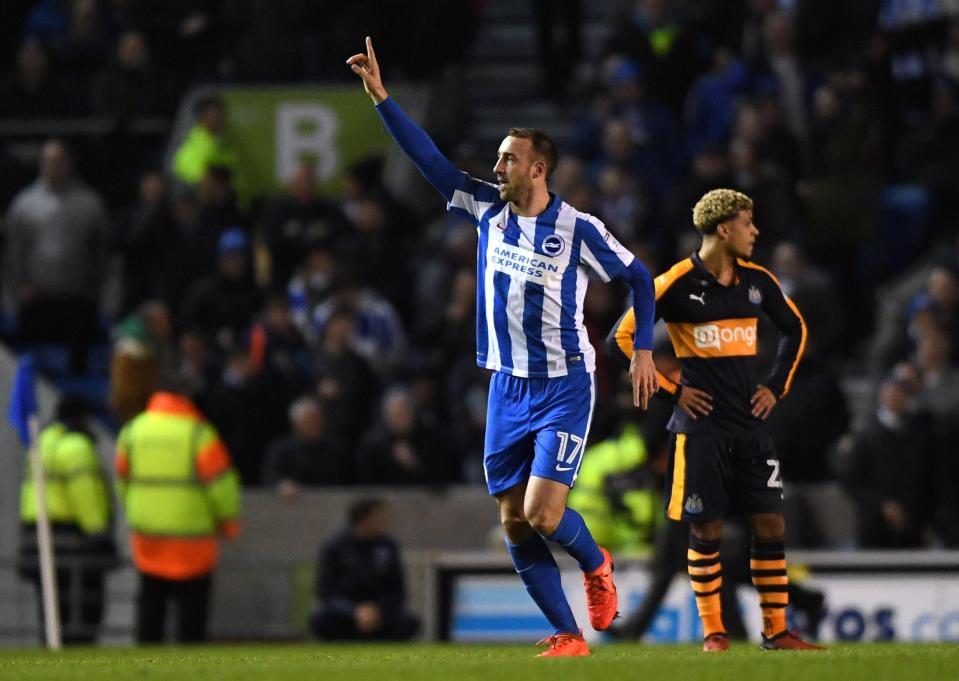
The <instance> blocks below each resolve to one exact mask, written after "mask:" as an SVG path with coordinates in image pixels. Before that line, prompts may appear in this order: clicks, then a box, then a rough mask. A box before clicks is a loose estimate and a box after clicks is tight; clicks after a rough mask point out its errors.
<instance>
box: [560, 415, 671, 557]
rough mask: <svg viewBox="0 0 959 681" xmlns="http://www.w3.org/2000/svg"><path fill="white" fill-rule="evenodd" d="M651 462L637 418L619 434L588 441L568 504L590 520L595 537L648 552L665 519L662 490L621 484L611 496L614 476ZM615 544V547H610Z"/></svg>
mask: <svg viewBox="0 0 959 681" xmlns="http://www.w3.org/2000/svg"><path fill="white" fill-rule="evenodd" d="M646 463H647V453H646V443H645V442H644V441H643V437H642V435H641V433H640V431H639V428H638V427H637V426H636V425H635V424H629V425H627V426H626V427H625V428H624V429H623V432H622V433H621V434H620V435H619V436H618V437H616V438H610V439H609V440H604V441H603V442H599V443H597V444H595V445H593V446H592V447H590V448H589V449H588V450H587V451H586V453H585V454H584V455H583V464H582V467H581V468H580V470H579V476H578V477H577V478H576V487H574V488H573V489H572V490H571V491H570V493H569V506H570V508H574V509H576V510H577V511H578V512H579V513H580V515H582V516H583V518H584V519H585V520H586V524H587V525H588V526H589V529H590V532H592V534H593V538H594V539H596V542H597V543H599V544H601V545H602V546H605V547H607V548H610V547H614V548H615V550H616V551H619V552H620V553H624V554H628V555H637V554H643V553H647V552H648V551H649V550H650V549H651V548H652V539H653V535H654V533H655V531H656V528H657V527H658V526H659V525H660V524H661V522H662V515H663V514H662V511H661V510H660V509H661V507H662V493H661V491H660V490H659V489H658V488H656V489H650V488H649V487H641V486H637V487H635V488H632V489H628V490H620V493H621V496H619V497H618V498H617V499H616V500H613V499H611V497H610V490H609V489H608V486H609V485H608V483H609V481H610V479H611V478H612V477H613V476H617V475H629V474H630V473H631V472H633V471H638V470H639V469H640V468H641V467H643V466H644V465H645V464H646ZM611 550H612V549H611Z"/></svg>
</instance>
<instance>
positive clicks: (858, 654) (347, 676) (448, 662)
mask: <svg viewBox="0 0 959 681" xmlns="http://www.w3.org/2000/svg"><path fill="white" fill-rule="evenodd" d="M535 653H536V649H535V648H533V647H532V646H515V645H504V646H478V645H477V646H474V645H466V646H464V645H437V644H413V645H408V646H398V645H370V644H366V645H363V644H357V645H338V646H333V645H299V646H239V645H238V646H234V647H223V646H220V647H195V648H184V647H179V648H172V647H171V648H99V649H94V648H88V649H80V650H69V651H66V652H61V653H47V652H44V651H22V650H2V651H0V679H2V680H3V681H21V680H23V681H26V680H30V681H41V680H42V681H56V680H59V679H69V680H71V681H86V680H87V679H89V680H91V681H92V680H94V679H96V680H97V681H100V680H102V679H106V680H109V679H123V680H126V679H131V680H133V679H136V680H137V681H166V680H168V679H169V680H170V681H173V680H174V679H176V680H177V681H180V680H181V679H182V680H193V679H215V680H216V681H247V680H249V681H274V680H275V681H294V680H296V681H299V680H300V679H303V680H310V681H314V680H315V681H339V680H341V679H342V680H343V681H347V680H349V681H364V680H365V679H371V680H373V679H375V680H377V681H380V680H382V681H394V680H395V681H433V680H439V679H443V680H444V681H445V680H452V681H469V680H472V679H478V680H479V679H481V680H482V681H500V680H502V681H513V680H516V681H557V679H562V680H563V681H572V680H574V679H597V680H602V681H626V680H631V679H641V680H644V681H645V680H647V679H649V680H656V681H687V680H688V681H719V680H722V681H754V680H755V681H793V680H799V679H802V680H803V681H805V680H807V679H809V680H815V681H859V680H862V681H886V680H888V681H957V680H959V645H949V644H929V645H921V644H859V645H843V646H832V647H830V649H829V650H828V651H826V652H823V653H795V652H775V653H763V652H760V651H759V650H757V649H756V647H755V646H752V645H735V646H734V647H733V649H732V650H730V651H729V652H728V653H726V654H723V655H705V654H704V653H702V652H700V651H699V648H698V646H697V647H693V646H640V645H626V644H621V645H607V646H596V647H595V648H594V650H593V655H592V657H589V658H580V659H569V658H567V659H551V660H541V659H536V658H535V657H533V655H535Z"/></svg>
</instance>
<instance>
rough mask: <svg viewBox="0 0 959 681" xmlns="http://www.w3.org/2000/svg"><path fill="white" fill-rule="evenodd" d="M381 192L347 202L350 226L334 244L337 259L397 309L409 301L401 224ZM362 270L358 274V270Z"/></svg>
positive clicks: (404, 306) (407, 259)
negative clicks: (391, 211)
mask: <svg viewBox="0 0 959 681" xmlns="http://www.w3.org/2000/svg"><path fill="white" fill-rule="evenodd" d="M389 205H390V202H389V200H388V198H387V197H385V196H381V195H370V196H363V197H360V198H358V199H356V200H354V201H351V202H349V203H348V204H347V206H346V208H347V218H348V219H349V222H350V225H351V226H352V229H351V230H350V231H349V232H347V233H346V234H344V235H343V236H342V238H340V239H339V240H338V242H337V244H336V256H337V261H338V262H340V263H342V264H343V267H344V268H348V269H349V270H350V271H351V272H354V273H356V276H357V278H358V279H359V280H360V281H362V282H363V284H365V285H366V286H368V287H369V288H370V289H372V290H373V291H375V292H376V293H377V294H378V295H379V296H382V297H383V298H385V299H387V300H389V302H390V303H391V304H392V305H393V307H396V308H398V309H400V310H405V309H406V306H407V304H408V302H409V286H408V285H406V282H407V280H408V278H409V276H408V270H407V263H408V261H409V256H408V255H407V249H406V244H405V242H404V236H405V235H404V231H405V229H404V225H402V224H401V223H399V222H398V221H397V220H396V219H395V218H394V215H393V214H391V213H390V211H389ZM360 273H361V274H360Z"/></svg>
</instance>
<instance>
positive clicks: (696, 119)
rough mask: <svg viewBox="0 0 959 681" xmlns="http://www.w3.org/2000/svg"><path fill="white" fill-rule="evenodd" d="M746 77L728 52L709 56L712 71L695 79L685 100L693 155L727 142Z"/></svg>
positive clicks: (742, 66)
mask: <svg viewBox="0 0 959 681" xmlns="http://www.w3.org/2000/svg"><path fill="white" fill-rule="evenodd" d="M749 76H750V74H749V70H748V69H747V67H746V64H745V63H744V62H743V60H741V59H738V58H736V56H735V55H734V54H733V53H732V52H730V51H729V50H728V49H725V48H720V49H717V50H715V51H714V52H713V65H712V69H711V70H709V71H707V72H706V73H704V74H702V75H701V76H699V77H698V78H697V79H696V81H695V82H694V83H693V86H692V88H691V89H690V91H689V96H688V97H687V99H686V106H685V124H686V130H687V135H688V140H689V146H690V150H691V151H692V153H693V154H698V153H699V152H700V151H702V150H703V149H704V148H705V147H708V146H711V145H720V144H724V143H725V142H726V140H727V139H728V138H729V134H730V133H731V132H732V128H733V121H734V119H735V117H736V102H737V101H738V100H739V99H740V98H741V97H742V96H743V95H745V94H746V93H747V91H748V89H749V85H750V77H749ZM700 195H701V194H700Z"/></svg>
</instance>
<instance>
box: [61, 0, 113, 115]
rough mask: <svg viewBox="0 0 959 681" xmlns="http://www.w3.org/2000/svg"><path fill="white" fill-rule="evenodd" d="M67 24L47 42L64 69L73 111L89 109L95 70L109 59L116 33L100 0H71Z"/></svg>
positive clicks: (80, 111) (79, 111) (67, 4)
mask: <svg viewBox="0 0 959 681" xmlns="http://www.w3.org/2000/svg"><path fill="white" fill-rule="evenodd" d="M63 4H64V5H66V6H68V7H69V15H68V18H67V21H66V24H65V25H64V26H63V27H62V29H61V30H59V31H56V32H55V33H53V34H52V35H50V36H49V37H48V38H47V40H46V42H47V44H49V45H50V46H51V48H52V49H53V53H54V55H55V56H56V62H57V63H58V64H59V65H60V68H61V69H62V70H63V72H64V73H69V74H70V79H69V81H67V84H68V87H69V90H70V92H71V95H70V99H71V102H72V104H73V107H72V108H73V113H75V114H81V115H82V114H85V113H87V106H86V105H87V92H88V88H89V85H90V79H91V78H92V77H93V74H94V73H95V72H96V71H97V69H99V68H100V66H101V65H102V64H103V63H104V62H105V61H106V55H107V54H108V52H109V45H111V44H112V42H113V41H112V36H111V31H110V26H109V22H108V17H107V14H106V12H105V8H104V7H103V6H102V4H101V2H100V0H71V2H68V3H63Z"/></svg>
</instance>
